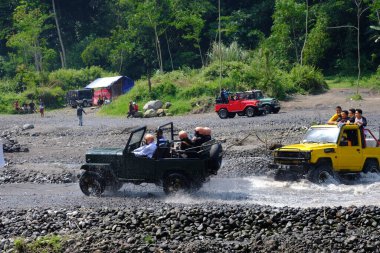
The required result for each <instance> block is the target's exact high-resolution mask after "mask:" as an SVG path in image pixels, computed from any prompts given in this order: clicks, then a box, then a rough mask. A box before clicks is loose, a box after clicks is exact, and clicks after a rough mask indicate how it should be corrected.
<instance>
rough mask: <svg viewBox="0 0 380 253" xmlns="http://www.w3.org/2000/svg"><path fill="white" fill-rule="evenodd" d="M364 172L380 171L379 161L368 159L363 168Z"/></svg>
mask: <svg viewBox="0 0 380 253" xmlns="http://www.w3.org/2000/svg"><path fill="white" fill-rule="evenodd" d="M363 172H364V173H380V170H379V163H378V162H377V161H376V160H375V159H368V160H367V161H366V162H365V164H364V168H363Z"/></svg>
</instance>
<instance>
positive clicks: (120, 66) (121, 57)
mask: <svg viewBox="0 0 380 253" xmlns="http://www.w3.org/2000/svg"><path fill="white" fill-rule="evenodd" d="M123 55H124V50H121V52H120V65H119V73H121V68H122V67H123Z"/></svg>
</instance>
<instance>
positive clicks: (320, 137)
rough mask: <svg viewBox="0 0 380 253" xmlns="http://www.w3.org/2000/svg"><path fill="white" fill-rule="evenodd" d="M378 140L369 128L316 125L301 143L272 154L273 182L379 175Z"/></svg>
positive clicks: (379, 156) (379, 150)
mask: <svg viewBox="0 0 380 253" xmlns="http://www.w3.org/2000/svg"><path fill="white" fill-rule="evenodd" d="M379 146H380V141H379V140H378V139H377V138H376V137H375V135H374V134H373V133H372V132H371V131H370V130H369V129H360V128H359V127H358V126H357V125H344V126H342V127H338V126H336V125H317V126H312V127H310V128H309V130H308V131H307V132H306V135H305V137H304V139H303V140H302V141H301V143H300V144H293V145H288V146H283V147H281V148H278V149H276V150H275V151H274V154H273V156H274V164H272V167H273V168H275V169H276V174H275V179H276V180H297V179H299V178H302V177H306V178H307V179H309V180H310V181H312V182H315V183H323V182H325V181H326V180H327V179H328V178H329V177H335V178H337V179H339V178H345V177H344V176H352V175H358V174H359V173H360V172H364V173H368V172H372V173H373V172H375V173H380V170H379V162H380V147H379Z"/></svg>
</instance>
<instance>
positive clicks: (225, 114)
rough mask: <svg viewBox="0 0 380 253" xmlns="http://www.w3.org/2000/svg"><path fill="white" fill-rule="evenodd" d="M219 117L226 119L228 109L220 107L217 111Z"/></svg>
mask: <svg viewBox="0 0 380 253" xmlns="http://www.w3.org/2000/svg"><path fill="white" fill-rule="evenodd" d="M218 115H219V118H221V119H227V118H228V111H227V110H226V109H220V110H219V112H218Z"/></svg>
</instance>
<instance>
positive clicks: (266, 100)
mask: <svg viewBox="0 0 380 253" xmlns="http://www.w3.org/2000/svg"><path fill="white" fill-rule="evenodd" d="M260 101H261V102H262V103H270V102H271V101H273V98H260Z"/></svg>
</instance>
